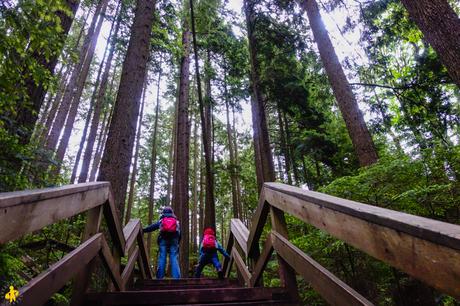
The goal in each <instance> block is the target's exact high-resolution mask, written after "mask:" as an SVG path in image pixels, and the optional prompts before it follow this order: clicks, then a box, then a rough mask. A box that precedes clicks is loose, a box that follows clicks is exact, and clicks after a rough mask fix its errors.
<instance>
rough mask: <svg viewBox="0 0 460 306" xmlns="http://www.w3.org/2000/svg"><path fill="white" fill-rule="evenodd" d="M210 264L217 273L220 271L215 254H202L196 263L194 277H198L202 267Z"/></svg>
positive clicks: (220, 267)
mask: <svg viewBox="0 0 460 306" xmlns="http://www.w3.org/2000/svg"><path fill="white" fill-rule="evenodd" d="M210 263H212V264H213V266H214V267H215V268H216V270H217V272H219V271H221V270H222V266H221V265H220V262H219V258H218V257H217V252H213V253H203V254H202V255H201V256H200V262H199V263H198V267H196V271H195V277H200V276H201V272H202V271H203V268H204V266H206V265H207V264H210Z"/></svg>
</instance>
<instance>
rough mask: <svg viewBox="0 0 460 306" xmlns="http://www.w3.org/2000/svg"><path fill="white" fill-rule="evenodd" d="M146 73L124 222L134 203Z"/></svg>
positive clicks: (146, 82)
mask: <svg viewBox="0 0 460 306" xmlns="http://www.w3.org/2000/svg"><path fill="white" fill-rule="evenodd" d="M147 74H148V71H146V73H145V81H144V90H143V92H144V93H143V95H142V102H141V112H140V114H139V122H138V124H137V132H136V147H135V149H134V162H133V172H131V180H130V184H129V194H128V207H127V208H126V217H125V224H128V222H129V220H131V210H132V209H133V204H134V189H135V185H136V176H137V161H138V160H139V148H140V142H141V132H142V117H144V106H145V96H146V92H147V87H148V85H149V82H148V76H147ZM149 224H152V223H149Z"/></svg>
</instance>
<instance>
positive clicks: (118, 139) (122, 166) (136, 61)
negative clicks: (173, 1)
mask: <svg viewBox="0 0 460 306" xmlns="http://www.w3.org/2000/svg"><path fill="white" fill-rule="evenodd" d="M154 11H155V1H151V0H138V1H137V5H136V11H135V16H134V22H133V25H132V27H131V37H130V40H129V45H128V50H127V53H126V57H125V60H124V62H123V68H122V72H121V80H120V86H119V89H118V94H117V99H116V102H115V106H114V110H113V117H112V122H111V123H110V129H109V134H108V137H107V142H106V145H105V150H104V154H103V156H102V161H101V166H100V171H99V176H98V181H109V182H110V183H111V185H112V193H113V198H114V202H115V206H116V208H117V213H118V217H119V218H120V221H122V218H123V214H124V206H125V205H124V204H125V198H126V188H127V185H128V179H129V168H130V166H131V158H132V154H133V146H134V138H135V134H136V123H137V118H138V115H139V102H140V98H141V94H142V87H143V83H144V78H145V73H146V71H147V61H148V58H149V47H150V34H151V28H152V24H153V20H154Z"/></svg>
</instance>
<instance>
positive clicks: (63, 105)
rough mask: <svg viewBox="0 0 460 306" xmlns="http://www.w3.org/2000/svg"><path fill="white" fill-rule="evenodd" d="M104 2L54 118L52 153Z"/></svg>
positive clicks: (48, 144)
mask: <svg viewBox="0 0 460 306" xmlns="http://www.w3.org/2000/svg"><path fill="white" fill-rule="evenodd" d="M103 2H104V1H100V2H99V4H98V5H97V7H96V10H95V11H94V15H93V18H92V20H91V25H90V26H89V28H88V33H87V35H86V37H85V40H84V41H83V45H82V47H81V49H80V54H79V57H78V61H77V62H76V64H75V67H74V69H73V71H72V75H71V76H70V80H69V84H68V85H67V87H66V89H65V92H64V96H63V97H62V102H61V104H60V106H59V110H58V113H57V114H56V118H54V122H53V126H52V127H51V131H50V134H49V136H48V139H47V141H46V148H47V149H48V150H50V151H55V150H56V146H57V144H58V141H59V136H60V135H61V131H62V127H63V126H64V123H65V121H66V118H67V114H68V113H69V109H70V107H71V105H72V98H73V96H74V92H75V88H76V86H77V82H78V79H79V76H80V72H81V70H82V67H83V64H84V62H85V58H86V56H87V53H88V50H89V48H90V44H91V40H92V37H93V34H94V31H95V28H96V23H97V20H98V18H99V17H100V16H99V15H100V12H101V10H102V6H103Z"/></svg>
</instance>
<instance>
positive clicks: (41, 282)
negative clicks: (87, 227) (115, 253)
mask: <svg viewBox="0 0 460 306" xmlns="http://www.w3.org/2000/svg"><path fill="white" fill-rule="evenodd" d="M102 238H103V237H102V234H96V235H94V236H93V237H91V238H90V239H88V240H86V241H85V242H84V243H83V244H81V245H80V246H79V247H78V248H76V249H75V250H74V251H72V252H70V253H69V254H67V255H66V256H64V257H63V258H62V259H61V260H60V261H58V262H57V263H55V264H53V265H51V266H50V267H49V268H48V269H47V270H46V271H44V272H42V273H41V274H40V275H38V276H37V277H35V278H34V279H32V280H31V281H30V282H29V283H28V284H27V285H25V286H24V287H22V288H20V289H19V293H20V298H21V305H24V306H28V305H30V306H36V305H43V304H44V303H45V302H46V301H47V300H48V299H49V298H50V297H51V295H53V294H54V293H56V292H57V291H59V289H61V288H62V287H63V286H64V285H65V284H66V283H67V282H68V281H69V280H70V279H72V277H74V276H75V275H76V274H77V273H78V272H79V271H81V269H83V268H84V267H85V266H86V265H87V264H88V263H89V262H90V261H91V260H92V259H93V258H94V257H95V256H97V254H98V252H99V250H100V249H101V241H102Z"/></svg>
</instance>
